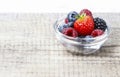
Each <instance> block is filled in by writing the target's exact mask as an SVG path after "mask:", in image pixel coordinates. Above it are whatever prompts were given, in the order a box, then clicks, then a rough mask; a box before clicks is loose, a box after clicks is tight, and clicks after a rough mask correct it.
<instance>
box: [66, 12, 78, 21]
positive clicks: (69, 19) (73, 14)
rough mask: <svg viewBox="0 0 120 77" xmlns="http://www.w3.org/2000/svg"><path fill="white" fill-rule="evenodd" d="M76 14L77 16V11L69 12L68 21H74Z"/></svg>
mask: <svg viewBox="0 0 120 77" xmlns="http://www.w3.org/2000/svg"><path fill="white" fill-rule="evenodd" d="M77 16H78V13H77V12H75V11H72V12H69V13H68V15H67V18H68V21H69V22H74V21H75V20H76V19H77V18H76V17H77Z"/></svg>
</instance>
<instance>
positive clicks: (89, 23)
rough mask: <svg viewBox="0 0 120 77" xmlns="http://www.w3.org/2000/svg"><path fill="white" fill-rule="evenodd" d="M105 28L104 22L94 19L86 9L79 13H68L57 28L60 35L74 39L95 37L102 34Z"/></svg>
mask: <svg viewBox="0 0 120 77" xmlns="http://www.w3.org/2000/svg"><path fill="white" fill-rule="evenodd" d="M106 28H107V24H106V22H105V21H104V20H103V19H102V18H99V17H96V18H94V17H93V15H92V12H91V11H90V10H88V9H83V10H81V11H80V13H77V12H75V11H72V12H69V13H68V14H67V16H66V18H65V22H64V24H62V25H60V26H59V27H58V29H59V31H60V32H61V33H63V34H65V35H67V36H70V37H74V38H76V37H87V36H89V37H90V38H91V37H97V36H100V35H102V34H104V31H105V30H106ZM87 38H88V37H87Z"/></svg>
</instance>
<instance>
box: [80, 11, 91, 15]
mask: <svg viewBox="0 0 120 77" xmlns="http://www.w3.org/2000/svg"><path fill="white" fill-rule="evenodd" d="M83 13H84V14H86V15H89V16H92V12H91V11H90V10H88V9H82V10H81V11H80V15H81V14H83Z"/></svg>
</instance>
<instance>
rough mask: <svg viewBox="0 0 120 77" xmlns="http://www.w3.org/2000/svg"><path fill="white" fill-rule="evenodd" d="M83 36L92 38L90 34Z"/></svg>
mask: <svg viewBox="0 0 120 77" xmlns="http://www.w3.org/2000/svg"><path fill="white" fill-rule="evenodd" d="M85 38H93V37H92V36H91V35H87V36H85Z"/></svg>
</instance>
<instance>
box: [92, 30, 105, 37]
mask: <svg viewBox="0 0 120 77" xmlns="http://www.w3.org/2000/svg"><path fill="white" fill-rule="evenodd" d="M103 33H104V31H103V30H101V29H95V30H93V31H92V33H91V36H93V37H96V36H100V35H102V34H103Z"/></svg>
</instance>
